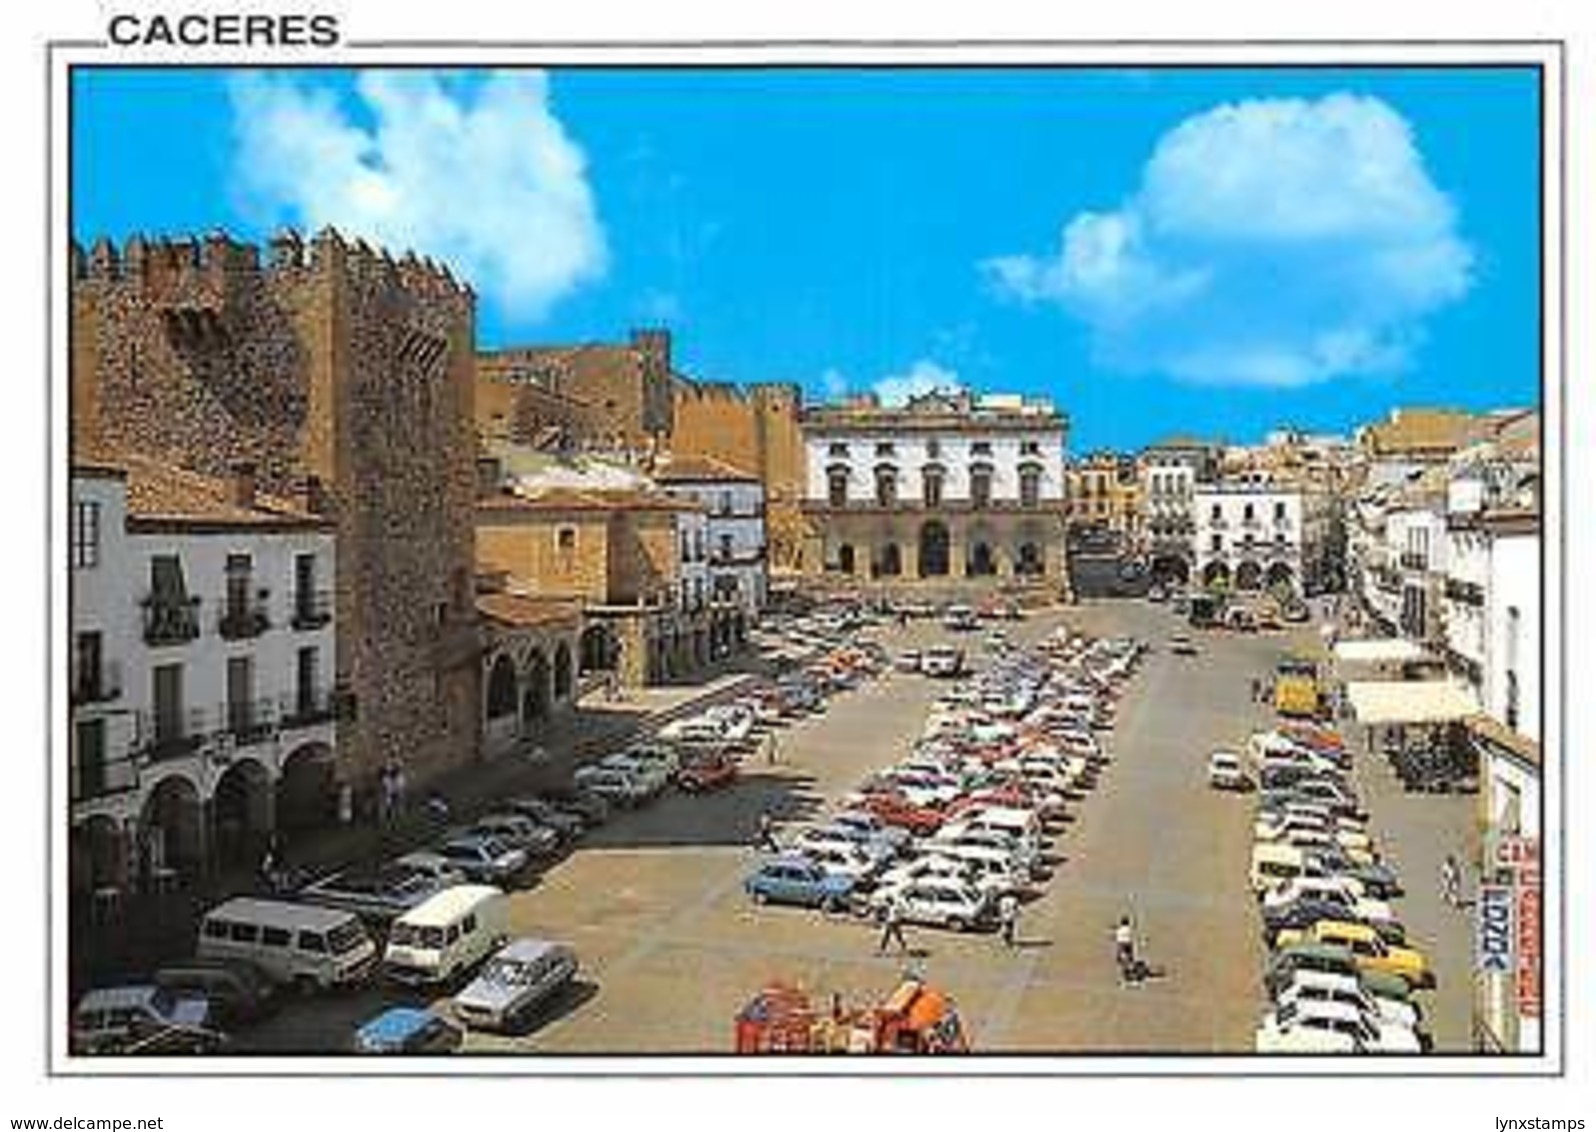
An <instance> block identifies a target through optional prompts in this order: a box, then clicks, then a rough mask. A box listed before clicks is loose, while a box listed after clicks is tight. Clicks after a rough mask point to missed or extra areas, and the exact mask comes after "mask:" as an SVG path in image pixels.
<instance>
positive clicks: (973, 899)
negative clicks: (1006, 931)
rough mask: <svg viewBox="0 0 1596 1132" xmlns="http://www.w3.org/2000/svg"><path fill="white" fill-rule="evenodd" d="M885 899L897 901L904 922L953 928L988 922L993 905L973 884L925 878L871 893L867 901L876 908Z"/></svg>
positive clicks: (978, 925)
mask: <svg viewBox="0 0 1596 1132" xmlns="http://www.w3.org/2000/svg"><path fill="white" fill-rule="evenodd" d="M889 901H890V902H893V903H896V904H897V906H898V909H899V912H900V913H901V914H902V917H903V921H904V922H905V923H911V924H929V925H930V926H932V927H938V928H949V929H951V930H953V931H956V932H962V931H966V930H968V929H970V928H978V927H983V926H985V925H986V924H989V923H990V922H991V921H992V914H993V909H994V908H995V904H994V902H993V900H992V897H991V896H989V895H988V894H987V893H984V892H982V891H981V890H980V889H979V888H976V887H975V886H974V885H971V884H964V883H961V882H959V881H955V880H933V879H929V878H928V879H924V880H916V881H912V882H910V883H909V884H906V885H904V886H903V887H902V888H899V889H897V890H896V891H894V892H891V893H886V894H881V895H879V896H876V897H873V898H872V899H871V902H870V903H871V905H872V907H874V908H876V909H878V910H879V909H884V908H885V907H886V906H887V903H888V902H889Z"/></svg>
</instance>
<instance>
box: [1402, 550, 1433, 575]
mask: <svg viewBox="0 0 1596 1132" xmlns="http://www.w3.org/2000/svg"><path fill="white" fill-rule="evenodd" d="M1397 561H1398V562H1400V563H1401V565H1402V569H1404V570H1428V569H1429V568H1430V558H1429V555H1426V554H1417V553H1415V552H1413V551H1411V550H1410V551H1404V552H1403V553H1402V555H1401V556H1400V557H1399V558H1398V559H1397Z"/></svg>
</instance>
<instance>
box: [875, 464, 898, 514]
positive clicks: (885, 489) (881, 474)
mask: <svg viewBox="0 0 1596 1132" xmlns="http://www.w3.org/2000/svg"><path fill="white" fill-rule="evenodd" d="M876 502H877V503H878V504H880V505H881V506H882V507H895V506H897V503H898V473H897V472H896V471H894V470H893V469H892V468H877V469H876Z"/></svg>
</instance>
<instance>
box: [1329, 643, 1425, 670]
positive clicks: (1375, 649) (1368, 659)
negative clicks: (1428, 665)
mask: <svg viewBox="0 0 1596 1132" xmlns="http://www.w3.org/2000/svg"><path fill="white" fill-rule="evenodd" d="M1425 655H1426V654H1425V651H1424V649H1422V648H1421V647H1420V646H1418V645H1417V644H1415V643H1414V642H1412V641H1409V640H1405V639H1403V638H1401V637H1386V638H1375V639H1371V640H1363V641H1340V642H1338V643H1337V644H1336V659H1337V660H1339V661H1343V662H1345V663H1347V664H1404V663H1406V662H1407V661H1410V660H1423V659H1424V657H1425Z"/></svg>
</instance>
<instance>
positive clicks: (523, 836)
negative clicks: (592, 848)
mask: <svg viewBox="0 0 1596 1132" xmlns="http://www.w3.org/2000/svg"><path fill="white" fill-rule="evenodd" d="M466 836H468V837H471V836H475V837H497V838H498V839H499V840H501V841H503V842H505V843H506V844H509V845H514V846H516V847H517V848H519V849H524V850H526V854H527V856H528V857H530V858H532V859H533V860H537V859H538V858H540V857H549V856H552V855H553V854H555V853H556V852H558V851H559V848H560V835H559V834H558V833H556V832H554V830H552V829H550V828H549V827H548V826H546V825H543V824H541V823H540V822H538V821H536V820H535V819H533V818H529V817H527V816H526V815H525V814H518V813H513V812H512V813H497V814H488V815H487V816H486V817H482V818H479V819H478V820H477V821H476V822H475V823H474V824H473V825H472V826H471V828H470V829H468V830H466Z"/></svg>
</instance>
